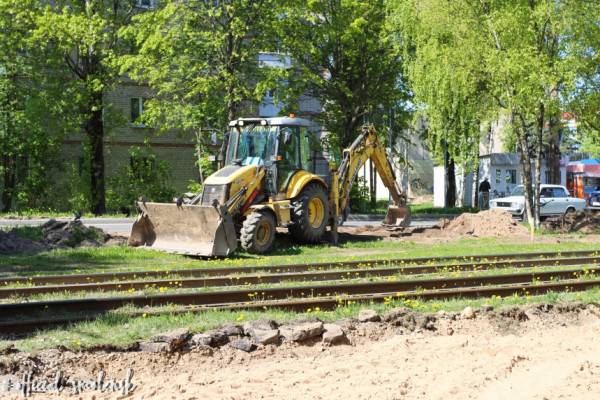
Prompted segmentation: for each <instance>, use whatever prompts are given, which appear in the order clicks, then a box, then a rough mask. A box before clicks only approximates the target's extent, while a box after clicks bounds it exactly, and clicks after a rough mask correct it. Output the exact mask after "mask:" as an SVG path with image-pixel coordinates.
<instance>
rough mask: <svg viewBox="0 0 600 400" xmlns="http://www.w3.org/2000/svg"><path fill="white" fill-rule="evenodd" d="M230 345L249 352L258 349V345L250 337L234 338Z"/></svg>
mask: <svg viewBox="0 0 600 400" xmlns="http://www.w3.org/2000/svg"><path fill="white" fill-rule="evenodd" d="M229 345H230V346H231V347H233V348H235V349H238V350H242V351H245V352H246V353H249V352H251V351H253V350H255V349H256V345H255V344H254V343H252V341H251V340H250V339H248V338H242V339H236V340H232V341H231V342H230V343H229Z"/></svg>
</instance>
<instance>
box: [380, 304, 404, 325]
mask: <svg viewBox="0 0 600 400" xmlns="http://www.w3.org/2000/svg"><path fill="white" fill-rule="evenodd" d="M410 313H411V310H410V308H407V307H398V308H393V309H391V310H390V311H388V312H386V313H385V314H383V317H381V319H382V320H383V321H384V322H392V321H395V320H397V319H398V318H400V317H403V316H404V315H406V314H410Z"/></svg>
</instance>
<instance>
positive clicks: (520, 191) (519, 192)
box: [510, 186, 523, 196]
mask: <svg viewBox="0 0 600 400" xmlns="http://www.w3.org/2000/svg"><path fill="white" fill-rule="evenodd" d="M510 195H511V196H523V186H516V187H515V188H514V189H513V190H512V192H510Z"/></svg>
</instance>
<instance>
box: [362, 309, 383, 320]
mask: <svg viewBox="0 0 600 400" xmlns="http://www.w3.org/2000/svg"><path fill="white" fill-rule="evenodd" d="M358 320H359V321H360V322H378V321H381V317H380V316H379V314H377V312H376V311H375V310H361V311H360V312H359V313H358Z"/></svg>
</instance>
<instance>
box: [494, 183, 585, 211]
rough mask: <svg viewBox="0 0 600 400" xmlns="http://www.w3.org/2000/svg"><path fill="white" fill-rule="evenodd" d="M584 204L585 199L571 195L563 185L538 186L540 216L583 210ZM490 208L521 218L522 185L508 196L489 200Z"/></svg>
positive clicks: (522, 206) (523, 202) (523, 198)
mask: <svg viewBox="0 0 600 400" xmlns="http://www.w3.org/2000/svg"><path fill="white" fill-rule="evenodd" d="M585 206H586V201H585V200H584V199H579V198H577V197H571V195H570V194H569V191H568V190H567V188H565V187H564V186H559V185H541V187H540V216H544V217H547V216H549V215H561V214H566V213H569V212H575V211H583V210H584V209H585ZM490 208H499V209H501V210H506V211H508V212H510V213H511V214H512V215H513V216H516V217H521V218H523V216H524V215H523V213H524V212H525V195H524V194H523V185H519V186H517V187H515V188H514V189H513V191H512V192H511V194H510V196H509V197H501V198H498V199H493V200H490Z"/></svg>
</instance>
